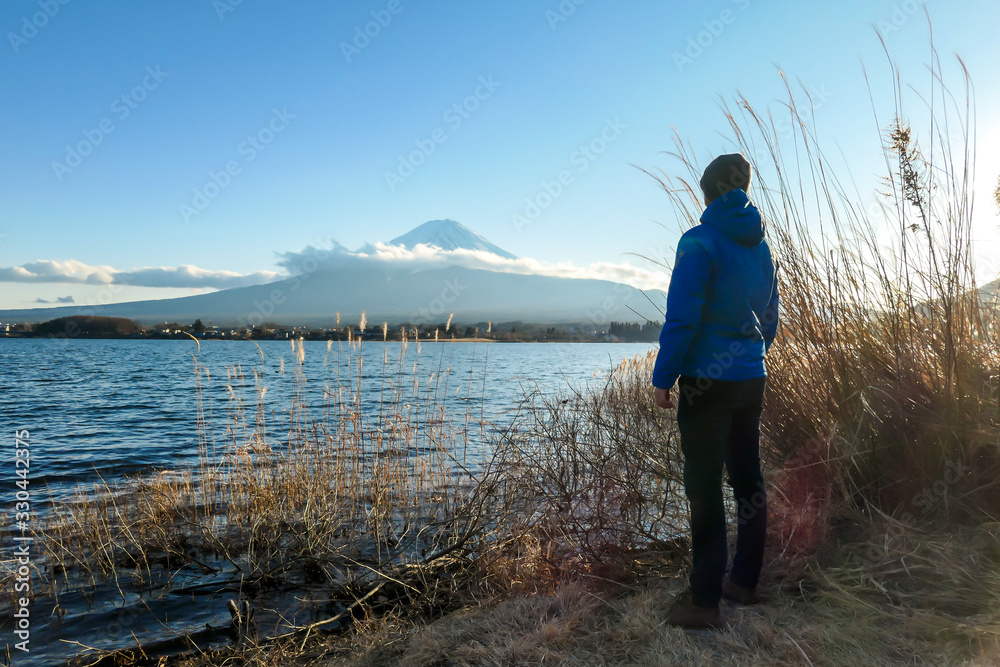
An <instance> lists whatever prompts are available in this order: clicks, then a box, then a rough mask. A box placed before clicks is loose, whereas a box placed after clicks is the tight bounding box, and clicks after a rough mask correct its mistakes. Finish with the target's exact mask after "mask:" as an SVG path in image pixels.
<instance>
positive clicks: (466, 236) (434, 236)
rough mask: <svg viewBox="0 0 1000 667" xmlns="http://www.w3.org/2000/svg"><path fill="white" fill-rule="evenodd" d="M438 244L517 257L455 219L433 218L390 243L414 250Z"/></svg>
mask: <svg viewBox="0 0 1000 667" xmlns="http://www.w3.org/2000/svg"><path fill="white" fill-rule="evenodd" d="M421 243H423V244H425V245H429V246H436V247H438V248H441V249H442V250H459V249H464V250H485V251H486V252H491V253H493V254H494V255H499V256H500V257H504V258H506V259H517V256H516V255H512V254H511V253H509V252H507V251H506V250H504V249H503V248H500V247H497V246H495V245H493V244H492V243H490V242H489V241H487V240H486V239H485V238H483V237H482V236H480V235H479V234H477V233H475V232H474V231H472V230H471V229H469V228H468V227H466V226H465V225H463V224H461V223H459V222H455V221H454V220H431V221H430V222H425V223H424V224H422V225H420V226H419V227H416V228H415V229H412V230H410V231H408V232H407V233H405V234H403V235H402V236H397V237H396V238H394V239H393V240H391V241H389V243H388V245H396V246H403V247H404V248H406V249H407V250H413V248H415V247H416V246H417V245H419V244H421Z"/></svg>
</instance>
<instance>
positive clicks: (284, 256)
mask: <svg viewBox="0 0 1000 667" xmlns="http://www.w3.org/2000/svg"><path fill="white" fill-rule="evenodd" d="M277 264H278V266H280V267H282V268H283V269H285V270H286V271H288V272H289V273H290V274H293V275H295V274H300V273H311V272H312V271H315V270H325V271H339V270H348V269H353V268H361V267H365V268H382V269H384V270H386V271H393V270H400V269H405V270H410V271H419V270H424V269H433V268H443V267H446V266H462V267H465V268H468V269H483V270H487V271H498V272H501V273H518V274H524V275H543V276H552V277H557V278H589V279H594V280H609V281H612V282H618V283H625V284H627V285H631V286H633V287H638V288H639V289H663V290H666V288H667V284H668V282H669V280H668V276H667V274H666V273H665V272H663V271H661V270H658V269H644V268H641V267H637V266H633V265H631V264H627V263H622V264H615V263H612V262H597V263H593V264H589V265H587V266H582V267H581V266H575V265H574V264H572V263H571V262H560V263H558V264H549V263H546V262H540V261H538V260H535V259H530V258H528V257H519V258H517V259H507V258H504V257H500V256H498V255H494V254H492V253H489V252H486V251H485V250H466V249H462V248H459V249H455V250H442V249H440V248H438V247H435V246H429V245H424V244H420V245H417V246H414V247H413V248H412V249H406V248H404V247H402V246H391V245H386V244H384V243H376V244H374V245H367V246H365V247H363V248H361V249H360V250H357V251H353V252H352V251H350V250H347V249H346V248H345V247H344V246H342V245H340V244H339V243H336V242H333V243H332V244H331V246H330V247H329V248H320V247H316V246H312V245H309V246H306V247H305V248H304V249H302V250H298V251H292V252H281V253H278V260H277Z"/></svg>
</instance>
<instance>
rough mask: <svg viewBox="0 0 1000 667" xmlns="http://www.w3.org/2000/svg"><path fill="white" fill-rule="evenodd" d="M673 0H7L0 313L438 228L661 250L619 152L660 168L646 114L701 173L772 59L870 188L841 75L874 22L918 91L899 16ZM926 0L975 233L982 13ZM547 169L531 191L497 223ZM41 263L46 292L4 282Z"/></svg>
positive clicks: (982, 182)
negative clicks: (733, 112)
mask: <svg viewBox="0 0 1000 667" xmlns="http://www.w3.org/2000/svg"><path fill="white" fill-rule="evenodd" d="M680 4H681V3H667V2H654V1H652V0H643V1H639V0H625V1H621V2H614V3H612V2H609V1H607V0H605V1H600V0H562V2H560V1H559V0H548V1H542V0H525V1H511V2H492V3H469V2H458V1H442V2H433V3H432V2H429V1H426V0H424V1H421V0H377V1H373V2H367V1H365V2H361V1H358V2H349V3H348V2H320V1H318V0H312V1H300V2H277V0H273V1H270V2H268V1H263V0H256V1H255V2H250V0H244V1H243V2H237V0H214V1H213V0H178V1H176V2H170V3H166V2H159V3H154V2H126V1H125V0H106V1H104V2H100V3H96V2H95V3H89V2H83V0H41V1H38V0H35V1H24V2H22V1H20V0H7V1H5V2H4V3H3V4H2V5H0V28H2V32H3V34H4V40H3V41H4V43H3V44H2V45H0V93H2V99H3V103H2V104H0V121H2V127H3V128H4V130H5V131H4V136H3V140H2V151H0V202H2V206H0V275H2V276H5V281H4V282H0V308H21V307H33V306H35V305H37V302H38V300H40V299H41V300H45V301H54V300H56V299H58V298H63V299H65V298H66V297H73V299H74V301H75V302H76V303H87V302H92V301H93V300H94V299H96V298H98V297H97V294H98V292H99V290H100V285H99V284H80V283H79V282H65V281H64V280H79V279H80V278H79V276H84V275H88V274H93V278H91V279H90V280H91V281H94V282H97V283H99V282H100V280H102V278H101V276H107V275H111V274H113V273H114V272H117V271H134V270H136V269H142V268H144V267H145V268H149V267H159V268H160V269H161V270H160V272H159V275H160V276H161V278H162V280H161V282H160V283H155V281H151V282H150V284H163V285H165V286H164V287H135V286H130V287H125V288H122V289H118V290H115V291H114V293H113V294H111V295H110V296H109V295H107V290H105V296H104V297H102V298H104V299H112V300H116V301H121V300H133V299H137V298H160V297H172V296H180V295H185V294H191V293H195V292H196V291H202V290H204V289H214V288H216V287H224V286H226V285H231V284H239V281H241V280H243V281H246V280H262V279H264V278H266V277H267V276H269V275H271V274H270V273H268V272H278V271H280V270H281V269H280V268H279V266H278V265H277V264H276V261H277V259H278V257H277V254H276V253H280V252H287V251H293V250H297V249H301V248H303V247H305V246H307V245H319V244H321V243H323V242H324V240H327V239H333V240H336V241H338V242H340V243H342V244H344V245H345V246H347V247H349V248H355V247H358V246H361V245H362V244H363V243H365V242H375V241H386V240H389V239H391V238H394V237H396V236H398V235H400V234H402V233H404V232H406V231H408V230H410V229H411V228H413V227H415V226H417V225H418V224H420V223H422V222H425V221H427V220H434V219H441V218H452V219H455V220H458V221H460V222H462V223H463V224H465V225H467V226H468V227H470V228H472V229H473V230H475V231H477V232H479V233H480V234H482V235H484V236H486V237H487V238H488V239H490V240H491V241H493V242H494V243H496V244H497V245H499V246H500V247H502V248H505V249H507V250H509V251H510V252H513V253H514V254H516V255H519V256H523V257H530V258H534V259H537V260H539V261H541V262H545V263H550V264H556V263H560V262H572V263H573V264H574V265H576V266H585V265H588V264H592V263H598V262H611V263H622V262H631V263H633V264H641V262H640V261H639V260H637V259H635V258H633V257H630V256H629V255H628V254H627V253H630V252H635V253H642V254H654V255H659V256H668V257H669V253H670V249H671V248H672V246H673V244H674V242H676V239H677V237H678V236H679V234H680V228H679V227H678V226H677V223H676V221H675V220H674V218H673V211H672V209H671V207H670V205H669V202H668V200H667V198H666V196H665V195H664V194H663V193H662V192H661V191H658V189H657V187H656V186H655V184H654V183H653V182H652V181H651V180H650V179H649V178H648V177H646V176H644V175H643V174H642V173H640V172H639V171H638V170H636V168H635V167H634V166H632V165H640V166H643V167H648V168H661V169H664V170H666V171H668V172H671V171H676V170H677V168H678V165H677V164H676V163H675V162H674V161H672V160H671V159H670V158H669V157H668V156H666V155H664V154H663V151H666V150H670V149H671V148H672V137H673V128H677V131H678V132H679V133H680V134H681V136H682V137H684V138H685V139H686V140H689V141H690V142H691V143H692V145H693V146H694V148H695V150H696V154H697V156H698V157H699V158H700V159H701V160H703V161H704V162H706V163H707V161H708V159H710V158H711V157H712V156H713V155H715V154H717V153H720V152H730V151H731V150H732V144H731V143H729V141H728V140H727V139H726V138H725V136H724V135H725V131H726V128H727V126H726V123H725V119H724V117H723V114H722V113H721V111H720V110H719V100H720V96H722V97H723V98H727V99H731V98H732V97H733V95H734V94H735V93H736V91H737V90H739V91H740V92H742V93H743V94H745V95H746V96H747V97H748V98H750V100H751V101H753V102H754V103H755V104H756V105H758V106H760V107H767V106H768V105H771V106H772V107H773V108H775V109H777V108H780V107H779V106H778V102H777V101H778V100H779V98H781V97H782V96H783V85H784V84H783V83H782V80H781V78H780V77H779V76H778V69H779V67H780V68H781V69H782V70H783V71H784V72H785V73H786V75H787V76H788V77H789V78H791V79H792V80H793V81H801V82H802V84H803V85H804V86H805V87H806V88H807V89H808V90H810V91H812V93H813V94H814V96H818V97H819V98H822V99H823V102H822V104H821V105H819V108H818V109H817V112H816V123H817V126H818V128H819V130H820V134H821V137H822V138H823V140H824V141H825V142H827V144H826V145H827V148H828V150H829V149H831V148H834V147H835V150H836V151H842V152H843V154H844V156H845V159H846V161H847V164H848V165H849V171H850V173H851V174H852V175H853V177H854V178H855V180H856V181H857V183H858V185H859V188H860V189H861V191H862V192H864V193H868V192H871V191H873V190H874V188H875V187H876V186H877V184H878V176H879V175H880V173H881V172H880V168H883V167H884V163H883V162H882V161H881V157H880V152H879V146H878V127H877V126H876V125H875V123H874V121H873V119H872V113H871V101H870V99H869V93H868V90H867V88H866V85H865V81H864V78H863V76H862V66H861V63H862V62H864V63H865V65H866V66H867V67H868V68H869V73H870V76H871V79H872V81H873V83H874V95H875V97H876V104H877V105H879V106H881V107H882V109H883V111H884V110H886V109H891V103H892V100H891V90H890V88H891V79H890V74H889V70H888V67H887V65H886V61H885V57H884V55H883V53H882V47H881V45H880V44H879V41H878V39H877V38H876V35H875V28H874V26H875V25H881V26H882V27H883V30H884V31H885V38H886V42H887V45H888V47H889V49H890V51H891V53H892V55H893V57H894V58H895V60H896V61H897V63H898V64H899V66H900V68H901V71H902V75H903V77H904V79H910V80H913V81H915V82H923V81H925V80H926V79H927V73H926V66H925V63H926V62H927V61H928V29H927V24H926V20H925V18H924V15H923V7H924V6H925V5H923V4H917V3H916V2H898V1H897V2H881V1H875V2H873V1H866V2H862V1H860V0H847V1H845V2H839V3H800V2H790V1H777V2H765V1H764V0H714V1H713V2H706V3H683V6H682V7H680V8H679V7H678V5H680ZM926 7H927V9H928V11H929V12H930V15H931V18H932V19H933V22H934V39H935V43H936V46H937V48H938V50H939V51H940V53H941V55H942V57H943V59H944V61H945V63H946V71H952V72H954V71H957V70H956V69H955V68H954V67H953V65H952V62H953V54H955V53H959V54H960V55H962V56H963V58H964V59H965V61H966V63H967V65H968V66H969V70H970V72H971V74H972V77H973V81H974V83H975V86H976V95H977V97H976V101H977V111H978V121H979V125H978V130H979V145H978V149H979V161H978V164H977V168H978V171H979V180H978V183H977V197H978V201H977V207H978V213H977V217H978V218H979V221H980V223H979V225H980V226H979V228H978V231H977V234H979V235H980V236H988V237H991V238H992V237H995V236H996V231H997V229H996V223H997V222H1000V220H998V218H997V217H996V215H995V208H994V207H993V206H992V204H991V201H990V199H989V192H990V190H991V189H992V188H991V184H995V183H996V178H997V174H998V173H1000V161H998V160H997V158H996V157H995V156H993V155H990V154H989V153H988V152H987V146H990V145H992V146H994V147H996V146H998V145H1000V83H998V81H1000V78H998V77H997V69H996V68H997V63H1000V42H998V40H997V39H996V26H997V25H1000V3H996V2H995V1H991V0H979V1H969V2H960V3H950V4H946V3H943V2H941V1H940V0H931V2H928V3H926ZM379 21H381V23H379ZM366 29H367V31H368V33H369V35H374V36H368V35H365V34H364V32H365V30H366ZM699 39H700V40H701V41H702V43H703V44H704V46H703V47H700V48H701V52H700V53H698V52H697V49H693V50H690V51H688V53H687V55H688V56H690V55H691V54H694V56H695V57H693V58H691V60H690V62H688V61H683V62H678V59H677V56H676V54H678V53H680V54H684V53H685V51H686V50H688V49H689V47H690V44H691V42H690V41H689V40H695V41H697V40H699ZM955 81H956V82H957V81H958V80H957V79H955ZM456 105H458V108H456ZM883 117H885V114H883ZM599 138H601V140H598V139H599ZM991 141H992V144H991V143H990V142H991ZM81 144H82V149H81V150H79V151H78V150H77V148H80V147H81ZM588 145H594V146H598V147H599V148H601V150H600V152H599V153H597V154H595V153H594V152H591V153H589V154H585V153H584V152H582V151H581V150H580V149H581V147H585V146H588ZM430 147H433V151H431V150H430ZM414 151H417V152H418V153H419V154H418V155H417V157H416V159H413V160H412V161H411V160H410V156H412V155H413V154H414ZM82 152H85V153H87V154H86V155H79V153H82ZM401 156H402V157H403V159H404V160H405V161H406V162H409V163H410V164H403V165H402V167H401V162H400V160H401ZM413 162H419V163H420V164H419V165H417V166H413V165H412V163H413ZM411 166H412V167H413V168H412V173H411V170H410V169H409V167H411ZM564 171H569V172H570V173H571V175H572V179H571V180H570V181H569V182H568V183H567V184H565V186H564V187H563V188H562V191H561V192H560V193H559V194H558V196H557V197H555V198H554V199H553V200H552V203H551V205H549V206H548V207H547V208H545V209H544V210H541V211H540V212H539V214H538V215H537V217H535V218H534V219H531V220H530V224H517V218H515V216H516V215H518V214H521V215H524V214H525V212H526V211H525V209H526V200H527V199H534V198H537V197H538V195H539V194H540V193H542V192H544V190H545V186H544V184H545V183H546V182H548V183H551V182H553V181H554V180H557V179H558V175H559V174H560V173H561V172H564ZM387 174H390V175H392V174H394V176H387ZM550 187H552V186H550ZM751 194H752V193H751ZM543 201H544V199H543ZM657 223H661V224H663V225H665V226H666V229H664V228H663V227H661V226H660V225H659V224H657ZM181 266H188V267H197V268H188V269H186V270H183V271H173V269H174V268H175V267H181ZM998 266H1000V263H998ZM18 267H26V269H25V270H23V271H22V270H19V269H18ZM162 269H167V270H162ZM46 271H47V272H49V273H50V274H52V276H53V280H60V281H64V282H39V281H38V279H37V278H33V279H32V280H33V281H32V282H25V280H27V279H22V278H19V277H18V276H23V275H25V272H27V273H28V274H31V275H35V274H38V273H39V272H46ZM247 274H249V276H248V275H247ZM65 275H72V276H76V278H70V279H65V278H60V277H58V276H65ZM178 286H180V287H178Z"/></svg>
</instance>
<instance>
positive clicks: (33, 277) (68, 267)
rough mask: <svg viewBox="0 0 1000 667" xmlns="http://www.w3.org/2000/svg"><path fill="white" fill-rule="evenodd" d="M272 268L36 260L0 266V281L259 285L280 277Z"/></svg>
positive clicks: (209, 285)
mask: <svg viewBox="0 0 1000 667" xmlns="http://www.w3.org/2000/svg"><path fill="white" fill-rule="evenodd" d="M282 277H283V274H280V273H277V272H275V271H256V272H254V273H236V272H235V271H210V270H208V269H201V268H198V267H197V266H191V265H190V264H185V265H182V266H179V267H143V268H139V269H133V270H131V271H120V270H118V269H116V268H114V267H112V266H90V265H88V264H84V263H83V262H79V261H77V260H75V259H70V260H65V261H56V260H48V259H44V260H38V261H37V262H30V263H28V264H23V265H22V266H12V267H6V268H4V267H0V282H12V283H71V284H86V285H108V284H117V285H131V286H135V287H186V288H206V287H207V288H214V289H226V288H229V287H244V286H246V285H259V284H261V283H267V282H271V281H273V280H277V279H278V278H282Z"/></svg>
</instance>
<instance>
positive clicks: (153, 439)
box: [0, 338, 652, 665]
mask: <svg viewBox="0 0 1000 667" xmlns="http://www.w3.org/2000/svg"><path fill="white" fill-rule="evenodd" d="M298 345H301V349H300V350H299V349H296V347H295V346H294V345H292V344H290V343H289V341H287V340H286V341H258V342H254V341H214V340H212V341H202V342H201V344H200V346H199V345H197V344H196V343H195V342H194V341H190V340H188V341H183V340H129V339H116V340H65V339H64V340H57V339H41V338H38V339H0V364H2V366H0V368H2V371H0V425H2V428H3V432H4V433H5V434H7V435H6V436H5V442H6V443H7V444H6V446H7V447H8V450H7V451H8V457H7V460H8V461H9V462H11V464H10V466H9V467H8V472H7V476H8V479H7V480H6V481H5V482H4V487H5V488H6V489H8V490H7V491H6V492H5V495H6V496H7V498H6V500H7V501H8V506H10V507H13V504H14V502H15V500H16V498H15V493H16V492H17V490H18V489H17V487H16V486H15V481H16V480H17V479H18V478H17V477H16V473H15V468H14V464H13V459H14V455H15V431H24V430H27V431H29V433H30V438H29V442H30V452H31V460H30V494H31V498H30V499H31V505H32V508H31V511H32V513H33V516H34V520H37V519H38V517H39V516H40V514H41V513H42V512H44V511H45V505H46V504H47V503H48V502H49V501H52V500H66V499H69V498H70V497H71V495H72V493H73V491H74V490H79V489H81V488H87V487H88V486H89V485H92V484H94V483H98V482H100V481H101V480H104V481H105V482H108V483H109V484H113V483H114V482H116V481H119V480H121V479H122V478H123V476H125V475H140V474H143V473H147V472H153V471H158V470H163V469H171V470H176V469H178V468H182V467H184V466H186V465H189V464H193V463H195V462H196V461H197V460H198V457H199V442H200V439H201V442H203V443H206V444H208V445H210V446H211V447H212V449H210V450H209V451H216V450H215V449H214V448H216V447H217V448H218V451H222V450H224V449H225V446H226V444H227V443H228V442H230V440H228V435H227V428H228V427H230V426H231V425H232V423H233V422H232V416H233V414H234V413H233V408H234V405H237V404H239V403H242V404H243V405H244V406H246V418H247V420H248V421H252V420H253V412H254V410H255V409H256V401H257V398H258V397H259V396H260V395H261V393H262V392H263V394H264V396H265V399H266V410H265V412H266V413H267V419H268V437H269V439H272V440H273V441H274V442H281V441H282V438H283V437H287V435H288V431H289V412H288V408H289V406H290V404H291V403H292V399H293V398H294V400H295V402H296V403H298V404H299V405H302V406H305V407H306V408H307V409H308V416H309V418H310V419H317V420H322V419H324V418H329V416H328V415H329V412H330V405H331V403H333V402H335V401H336V399H337V396H338V393H339V394H340V398H341V399H343V398H344V393H345V392H347V393H349V395H350V396H352V398H353V400H355V404H356V405H360V406H361V409H362V410H363V411H369V410H371V411H377V410H379V408H380V406H381V405H382V402H383V401H385V400H391V401H397V402H401V403H403V406H404V407H405V406H406V404H407V402H412V403H413V404H415V405H426V404H427V401H426V398H427V396H428V395H433V397H434V400H433V401H432V403H434V404H435V405H439V406H442V407H443V408H444V418H445V419H449V418H451V419H453V420H455V422H456V423H457V424H461V423H463V422H464V421H465V420H466V418H467V417H468V416H471V417H472V419H471V420H470V421H472V422H475V423H479V422H481V421H486V422H488V423H497V424H501V425H502V424H503V423H504V422H505V421H509V420H510V419H512V418H513V414H514V412H515V411H516V409H517V407H518V405H519V403H520V402H521V401H522V400H523V399H524V397H525V395H526V394H528V393H531V392H540V393H541V394H542V395H547V396H555V395H556V394H558V393H559V392H566V391H568V390H569V389H570V387H573V388H577V389H579V388H582V387H586V386H588V385H590V386H599V385H600V383H601V381H602V378H603V377H604V374H605V373H606V372H607V371H608V370H609V369H611V368H612V367H614V366H615V365H617V364H618V362H619V361H621V360H622V359H625V358H630V357H633V356H635V355H637V354H643V353H645V352H647V351H649V350H650V349H652V346H651V345H649V344H645V343H643V344H605V343H593V344H587V343H472V342H450V341H442V342H439V343H434V342H432V341H421V342H420V344H419V345H417V344H416V343H415V342H414V341H412V340H411V341H409V342H408V343H407V344H405V345H404V344H402V343H400V342H398V341H397V342H385V343H383V342H372V341H365V342H364V343H363V345H362V346H360V347H358V346H357V345H354V346H352V345H350V344H348V343H346V342H341V343H338V342H336V341H334V342H332V343H331V344H330V345H329V346H328V345H327V343H326V342H324V341H304V342H301V343H298ZM199 347H200V349H199ZM196 367H200V372H196ZM199 385H200V387H201V389H200V391H199V389H198V387H199ZM264 388H266V391H263V390H264ZM199 398H200V402H199ZM199 404H200V405H201V406H202V408H203V411H204V414H205V421H204V422H203V427H202V428H201V429H200V430H199V422H198V411H199ZM417 415H418V418H426V415H421V414H420V413H419V412H418V413H417ZM477 433H481V431H480V430H478V428H477V429H472V428H470V429H469V442H471V443H472V444H473V446H477V445H478V444H481V440H478V441H477V437H481V436H478V435H477ZM9 516H10V519H9V522H10V523H9V524H8V525H7V526H5V530H4V534H5V537H4V541H3V544H2V545H0V553H2V554H3V557H4V559H6V560H9V559H10V558H11V554H12V551H13V549H14V546H15V543H14V541H13V537H14V536H15V535H16V533H12V529H13V514H10V515H9ZM61 601H62V605H63V607H64V608H66V609H68V610H69V612H70V613H69V615H68V616H67V617H66V618H65V619H64V620H60V621H56V620H55V619H54V618H47V617H46V615H47V612H46V611H45V610H42V609H41V608H40V606H44V605H35V607H36V609H35V611H34V612H33V616H32V630H33V632H32V644H31V653H30V654H28V655H25V654H20V653H19V652H16V653H15V657H16V658H18V659H17V660H16V661H15V664H18V665H47V664H52V662H53V661H55V660H58V659H65V658H66V657H68V656H71V655H73V654H74V653H75V652H76V651H74V650H73V648H74V647H73V646H71V645H68V644H65V643H62V642H59V641H57V640H58V639H63V640H76V641H81V642H83V643H85V644H86V643H89V641H90V640H92V641H94V644H91V645H100V646H102V647H103V648H113V647H114V646H115V644H116V642H118V641H122V642H124V644H122V645H127V644H128V643H130V642H129V641H125V640H126V639H127V637H126V636H125V635H121V636H120V638H118V639H115V638H116V637H119V635H118V634H115V633H112V632H111V631H110V630H109V629H108V628H114V627H117V625H116V623H117V624H120V620H116V619H120V618H121V617H122V614H123V613H134V612H130V611H128V610H129V609H131V608H143V607H144V606H145V605H146V602H145V601H143V600H142V599H141V598H138V597H135V596H132V595H130V596H129V597H128V599H127V601H123V600H119V599H117V596H116V595H115V594H113V592H112V591H103V593H102V594H101V595H94V593H93V592H89V593H87V592H84V591H78V590H66V591H63V593H62V594H61ZM8 604H9V602H7V601H5V603H4V605H3V606H4V607H7V606H8ZM158 604H159V605H160V606H158V607H156V611H157V613H162V614H164V615H169V616H171V618H173V619H176V621H175V622H172V623H171V629H170V632H175V631H185V632H186V631H193V630H195V629H197V627H202V628H203V627H205V626H206V624H208V623H218V622H219V621H220V618H219V615H218V613H217V612H218V610H214V609H213V610H211V611H209V610H208V609H207V608H206V609H203V610H200V611H198V612H197V613H194V612H193V611H192V608H191V607H190V602H189V601H188V602H186V603H185V602H183V599H178V600H176V601H171V599H166V600H165V601H164V600H160V601H159V602H158ZM169 604H177V605H180V606H179V607H177V608H176V609H175V608H172V607H169V606H164V605H169ZM185 605H187V606H185ZM123 609H124V610H125V611H123ZM11 613H12V612H11V610H9V609H7V610H6V611H5V612H4V617H5V618H4V622H3V623H0V628H2V629H3V631H4V634H5V636H6V638H7V639H6V642H12V640H11V637H12V635H11V634H10V633H11V628H10V626H9V621H10V618H11ZM129 618H132V616H130V617H129ZM135 618H138V617H137V616H136V617H135ZM136 623H137V625H136V626H134V627H132V628H131V629H138V628H139V627H140V625H139V624H138V623H139V622H138V621H136ZM149 627H150V634H147V635H145V636H146V637H148V638H149V639H153V638H156V637H157V636H159V635H157V633H156V631H155V630H156V628H155V627H154V626H152V625H150V626H149ZM164 628H166V626H164ZM159 632H160V635H163V633H164V632H165V629H164V630H160V631H159ZM167 634H169V633H167Z"/></svg>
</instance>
